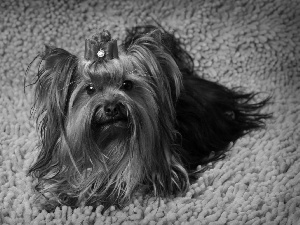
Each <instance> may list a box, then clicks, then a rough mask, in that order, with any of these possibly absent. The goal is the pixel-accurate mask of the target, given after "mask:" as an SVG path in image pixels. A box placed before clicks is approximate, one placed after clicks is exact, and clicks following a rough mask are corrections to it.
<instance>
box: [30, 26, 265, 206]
mask: <svg viewBox="0 0 300 225" xmlns="http://www.w3.org/2000/svg"><path fill="white" fill-rule="evenodd" d="M37 58H39V64H40V66H39V70H38V72H37V75H36V76H37V80H36V83H35V95H34V96H35V101H34V106H33V115H34V116H35V118H36V123H37V129H38V132H39V135H40V146H39V154H38V157H37V160H36V161H35V163H34V164H33V165H32V166H31V167H30V169H29V174H30V175H31V176H33V177H34V178H36V179H37V180H38V182H37V185H36V187H35V188H36V190H38V192H40V193H41V194H42V195H43V196H44V197H45V198H46V199H47V201H46V202H47V203H45V208H46V209H48V210H51V209H54V208H55V207H56V206H59V205H68V206H71V207H79V206H85V205H91V206H94V207H96V206H98V205H100V204H102V205H103V206H104V207H105V209H107V208H108V207H110V206H112V205H116V206H119V207H122V206H124V205H126V204H128V202H129V201H130V199H131V198H132V196H133V194H134V193H135V192H137V191H140V192H142V193H145V194H150V195H152V196H156V197H169V196H173V195H176V194H179V193H185V192H186V191H187V190H188V188H189V185H190V183H191V182H192V181H193V180H195V179H196V177H197V176H196V174H198V173H199V172H200V171H201V169H200V170H199V167H198V166H199V165H207V164H208V163H209V162H215V161H217V160H219V159H221V158H223V157H224V156H225V153H226V151H227V150H228V147H229V146H230V145H231V144H232V143H234V142H235V141H236V140H237V139H239V138H240V137H242V136H244V135H245V134H247V133H249V132H250V131H252V130H255V129H259V128H262V127H264V126H265V120H266V119H267V118H269V117H270V115H269V114H263V113H260V109H261V108H262V107H264V106H265V105H266V104H267V103H268V101H269V98H266V99H264V100H262V101H258V102H255V96H256V95H257V93H244V92H241V91H238V90H237V89H229V88H227V87H225V86H223V85H221V84H218V83H216V82H212V81H209V80H205V79H203V78H201V77H200V76H199V75H198V74H197V73H196V72H195V70H194V67H193V59H192V57H191V56H190V55H189V53H188V52H186V51H185V50H184V48H183V47H182V45H181V43H180V41H179V39H178V38H176V37H175V36H174V34H173V33H170V32H167V31H166V30H164V29H163V28H161V27H156V26H152V25H145V26H137V27H133V28H132V29H130V30H128V32H127V36H126V38H125V39H124V40H123V42H122V43H121V44H120V45H118V44H117V40H115V39H112V37H111V34H110V33H109V31H107V30H103V31H102V32H99V33H97V34H95V35H93V36H92V37H91V38H88V39H86V40H85V52H84V56H76V55H73V54H71V53H69V52H68V51H66V50H64V49H61V48H57V47H54V46H48V45H46V47H45V50H44V51H43V52H42V53H39V54H38V56H37V57H36V58H35V59H34V60H33V62H34V61H35V60H36V59H37ZM33 62H32V63H33ZM32 63H31V64H32ZM31 64H30V65H29V67H28V68H30V66H31ZM197 168H198V169H197Z"/></svg>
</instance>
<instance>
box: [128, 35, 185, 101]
mask: <svg viewBox="0 0 300 225" xmlns="http://www.w3.org/2000/svg"><path fill="white" fill-rule="evenodd" d="M163 35H164V34H163V32H162V31H161V30H159V29H154V30H151V31H150V32H148V33H142V34H139V33H137V34H136V36H134V37H133V38H132V43H131V44H130V45H129V46H128V48H127V49H125V52H126V54H127V55H130V56H131V59H132V60H133V63H134V64H135V65H137V67H142V68H145V69H146V71H144V72H145V74H148V75H149V77H151V78H152V79H153V80H152V83H154V84H156V87H157V88H158V90H157V92H158V93H161V94H162V93H166V94H170V96H165V97H166V98H167V99H165V100H167V101H168V102H173V103H174V102H176V100H177V98H178V97H179V94H180V91H181V89H182V75H181V73H180V70H179V68H178V66H177V64H176V62H175V60H174V58H173V57H172V54H171V52H170V51H169V50H168V49H167V48H166V46H165V45H164V42H163V41H164V38H163ZM163 101H164V100H163Z"/></svg>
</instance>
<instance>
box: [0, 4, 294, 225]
mask: <svg viewBox="0 0 300 225" xmlns="http://www.w3.org/2000/svg"><path fill="white" fill-rule="evenodd" d="M299 12H300V1H299V0H285V1H283V0H213V1H211V0H189V1H181V0H174V1H173V0H166V1H160V0H140V1H133V0H132V1H130V0H125V1H121V0H119V1H117V0H112V1H109V0H103V1H97V0H88V1H76V0H71V1H67V0H65V1H62V0H55V1H46V0H42V1H40V0H35V1H34V0H13V1H10V0H1V2H0V30H1V32H0V64H1V66H0V224H3V225H4V224H5V225H7V224H11V225H17V224H26V225H27V224H34V225H35V224H37V225H43V224H47V225H50V224H52V225H54V224H210V225H218V224H219V225H222V224H231V225H232V224H247V225H253V224H254V225H255V224H300V147H299V146H300V13H299ZM153 18H154V19H155V20H157V21H159V22H160V23H161V24H162V25H163V26H164V27H165V28H166V29H167V30H169V31H174V32H175V34H176V35H177V36H178V37H181V39H182V41H183V43H184V45H185V48H186V49H187V50H188V51H189V52H190V53H191V55H192V56H193V57H194V59H195V60H194V63H195V67H196V69H197V71H198V74H199V76H203V77H205V78H207V79H210V80H214V81H218V82H220V83H222V84H224V85H226V86H227V87H235V86H241V87H242V88H243V89H244V90H246V91H259V92H262V95H272V100H271V102H270V104H269V105H268V106H267V107H266V108H265V109H264V112H273V113H274V117H273V118H272V119H271V120H268V121H267V126H266V129H264V130H259V131H255V132H252V133H250V134H248V135H246V136H245V137H243V138H241V139H240V140H238V142H237V143H236V144H235V145H234V146H233V147H232V149H231V150H230V151H229V152H228V155H227V157H226V158H225V159H224V160H221V161H219V162H218V163H216V164H215V165H214V166H212V167H211V168H210V169H209V170H207V171H206V172H205V173H203V174H202V175H201V176H200V178H199V179H198V181H197V182H196V183H194V184H193V185H192V186H191V187H190V189H189V191H188V192H187V193H186V194H185V195H183V196H176V197H174V198H171V199H162V200H161V202H160V204H158V203H159V202H158V200H157V199H154V198H150V199H148V201H146V198H145V196H141V195H137V196H135V198H134V199H133V200H132V202H131V203H130V204H129V205H128V206H126V207H125V208H123V209H122V210H119V209H115V208H114V207H111V208H110V209H109V210H107V211H106V212H105V213H104V214H101V209H102V206H99V207H98V208H97V209H96V210H92V209H91V208H90V207H85V208H77V209H74V210H72V209H71V208H69V207H66V206H63V207H61V208H57V209H56V210H55V212H53V213H47V212H46V211H41V210H40V209H39V208H38V207H37V206H36V205H35V192H34V189H33V186H34V184H35V182H36V181H35V180H33V179H32V178H31V177H29V176H27V175H26V174H27V171H28V168H29V167H30V165H31V164H32V163H33V161H34V159H35V158H36V156H37V149H36V146H37V143H38V137H37V132H36V130H35V124H34V120H33V119H32V118H30V109H31V106H32V101H33V97H32V96H33V90H32V86H31V87H27V88H26V91H25V92H24V89H23V85H24V84H23V80H24V74H25V70H26V67H27V65H28V64H29V62H30V61H31V60H32V59H33V58H34V56H35V55H36V54H37V53H38V52H39V51H40V50H41V49H43V44H45V43H46V44H53V45H56V46H58V47H62V48H64V49H66V50H68V51H70V52H71V53H76V54H79V53H82V52H83V49H84V39H85V38H87V37H89V36H90V35H91V34H92V33H94V32H95V31H96V30H97V29H108V30H110V31H111V33H112V36H113V38H116V39H122V38H123V37H124V35H125V28H126V27H128V28H129V27H131V26H134V25H137V24H147V23H152V24H153ZM32 72H33V71H32ZM30 74H33V73H31V72H30ZM30 74H29V77H28V78H27V84H28V82H30V81H32V79H33V75H32V76H31V75H30Z"/></svg>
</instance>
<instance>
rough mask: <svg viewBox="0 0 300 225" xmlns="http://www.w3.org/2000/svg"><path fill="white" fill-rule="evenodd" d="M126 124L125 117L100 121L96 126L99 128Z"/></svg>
mask: <svg viewBox="0 0 300 225" xmlns="http://www.w3.org/2000/svg"><path fill="white" fill-rule="evenodd" d="M127 122H128V119H127V118H126V117H118V118H112V119H108V120H104V121H101V122H99V123H98V125H100V126H108V125H118V124H124V123H127Z"/></svg>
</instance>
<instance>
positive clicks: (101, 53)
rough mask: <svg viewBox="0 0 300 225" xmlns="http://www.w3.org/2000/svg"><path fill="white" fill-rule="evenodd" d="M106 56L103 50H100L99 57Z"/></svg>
mask: <svg viewBox="0 0 300 225" xmlns="http://www.w3.org/2000/svg"><path fill="white" fill-rule="evenodd" d="M104 55H105V51H104V50H103V49H100V50H99V51H98V52H97V56H98V57H99V58H102V57H103V56H104Z"/></svg>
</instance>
